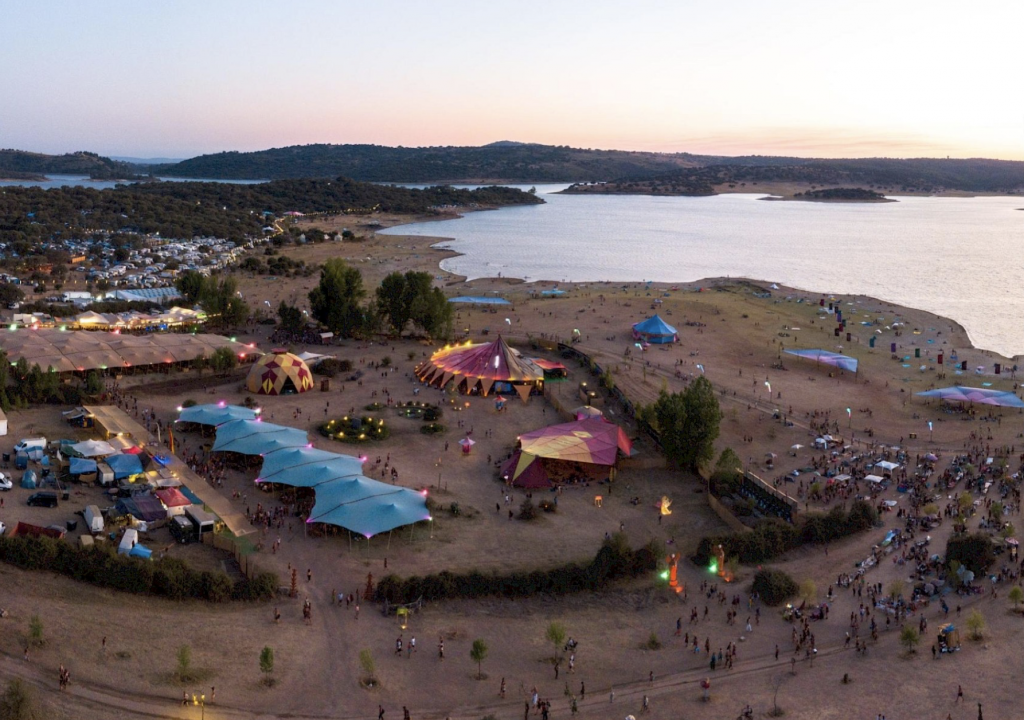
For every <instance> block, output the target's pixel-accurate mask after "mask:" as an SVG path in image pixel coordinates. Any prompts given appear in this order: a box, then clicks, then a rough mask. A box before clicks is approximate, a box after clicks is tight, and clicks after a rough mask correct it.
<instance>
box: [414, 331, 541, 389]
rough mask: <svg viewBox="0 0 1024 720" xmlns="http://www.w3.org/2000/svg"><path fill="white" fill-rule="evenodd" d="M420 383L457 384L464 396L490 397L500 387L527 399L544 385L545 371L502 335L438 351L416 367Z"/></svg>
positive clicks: (439, 385)
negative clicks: (491, 340)
mask: <svg viewBox="0 0 1024 720" xmlns="http://www.w3.org/2000/svg"><path fill="white" fill-rule="evenodd" d="M416 377H418V378H419V379H420V381H422V382H424V383H426V384H428V385H433V386H436V387H444V386H445V385H447V384H448V383H449V382H452V381H454V382H455V385H456V388H457V389H458V390H459V391H460V392H463V393H467V394H469V393H479V394H480V395H483V396H485V397H486V396H487V395H488V394H489V393H490V392H491V391H492V390H493V389H494V388H495V385H497V386H498V388H497V389H498V390H499V391H500V392H511V391H513V390H514V391H515V392H516V393H517V394H518V395H519V397H521V398H522V399H523V400H526V399H527V398H528V397H529V395H530V392H531V391H532V390H533V389H534V388H535V387H539V386H540V385H542V384H543V382H544V370H543V369H542V368H540V367H539V366H538V365H537V364H536V363H534V362H533V361H532V360H529V359H528V358H524V357H523V356H522V355H520V354H519V351H518V350H515V349H513V348H511V347H509V346H508V344H507V343H506V342H505V341H504V340H503V339H502V338H501V336H500V335H499V336H498V338H497V340H495V341H493V342H489V343H466V344H464V345H454V346H449V347H445V348H442V349H441V350H438V351H437V352H435V353H434V354H433V355H431V357H430V359H429V360H427V361H426V362H424V363H422V364H421V365H419V366H418V367H417V368H416Z"/></svg>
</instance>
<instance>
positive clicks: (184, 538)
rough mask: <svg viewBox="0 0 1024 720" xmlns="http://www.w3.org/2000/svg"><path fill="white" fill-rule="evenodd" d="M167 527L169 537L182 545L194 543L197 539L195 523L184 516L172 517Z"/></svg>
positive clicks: (197, 533)
mask: <svg viewBox="0 0 1024 720" xmlns="http://www.w3.org/2000/svg"><path fill="white" fill-rule="evenodd" d="M169 527H170V531H171V536H172V537H173V538H174V539H175V540H176V541H177V542H179V543H181V544H183V545H187V544H188V543H193V542H196V541H197V540H198V539H199V532H198V528H197V527H196V525H195V523H193V522H192V520H191V519H189V518H187V517H185V516H184V515H175V516H174V517H172V518H171V522H170V525H169Z"/></svg>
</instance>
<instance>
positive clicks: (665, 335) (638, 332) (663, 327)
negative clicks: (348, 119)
mask: <svg viewBox="0 0 1024 720" xmlns="http://www.w3.org/2000/svg"><path fill="white" fill-rule="evenodd" d="M633 338H634V339H635V340H645V341H647V342H649V343H652V344H663V343H674V342H676V341H677V340H679V335H678V334H677V333H676V329H675V328H674V327H672V326H671V325H669V324H668V323H667V322H665V321H664V320H662V319H661V316H660V315H655V316H654V317H649V318H647V319H646V320H644V321H642V322H638V323H636V324H635V325H634V326H633Z"/></svg>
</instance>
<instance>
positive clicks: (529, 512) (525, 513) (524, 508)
mask: <svg viewBox="0 0 1024 720" xmlns="http://www.w3.org/2000/svg"><path fill="white" fill-rule="evenodd" d="M518 517H519V519H520V520H533V519H534V518H535V517H537V508H536V507H534V505H533V502H532V501H531V500H530V498H526V499H525V500H523V504H522V505H520V506H519V515H518Z"/></svg>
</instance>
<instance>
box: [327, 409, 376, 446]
mask: <svg viewBox="0 0 1024 720" xmlns="http://www.w3.org/2000/svg"><path fill="white" fill-rule="evenodd" d="M390 433H391V430H390V428H388V426H387V425H385V424H384V419H383V418H375V417H372V416H370V415H364V416H363V417H349V416H348V415H346V416H345V417H343V418H338V419H335V420H328V421H327V422H325V423H322V424H321V425H320V434H321V435H323V436H324V437H329V438H331V439H332V440H338V441H340V442H345V443H356V444H358V443H368V442H377V441H379V440H384V439H385V438H387V436H388V435H389V434H390Z"/></svg>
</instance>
